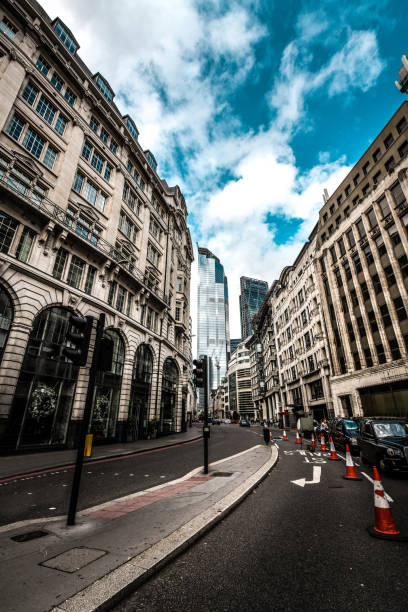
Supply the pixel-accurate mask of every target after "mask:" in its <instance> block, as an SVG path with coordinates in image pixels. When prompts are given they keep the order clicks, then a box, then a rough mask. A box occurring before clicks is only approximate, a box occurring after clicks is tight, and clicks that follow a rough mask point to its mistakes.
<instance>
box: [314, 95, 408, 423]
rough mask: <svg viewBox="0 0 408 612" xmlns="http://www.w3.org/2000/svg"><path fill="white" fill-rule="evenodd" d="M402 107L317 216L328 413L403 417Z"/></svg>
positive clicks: (407, 191)
mask: <svg viewBox="0 0 408 612" xmlns="http://www.w3.org/2000/svg"><path fill="white" fill-rule="evenodd" d="M407 127H408V103H407V102H404V103H403V104H402V105H401V107H400V108H399V109H398V110H397V112H396V113H395V114H394V116H393V117H392V118H391V120H390V121H389V122H388V123H387V125H386V126H385V127H384V129H383V130H382V131H381V132H380V134H379V135H378V136H377V137H376V138H375V139H374V140H373V142H372V144H371V145H370V147H369V148H368V149H367V150H366V152H365V153H364V154H363V156H362V157H361V159H360V160H359V161H358V162H357V164H355V166H354V167H353V169H352V170H351V171H350V173H349V174H348V175H347V177H346V178H345V179H344V181H342V183H341V184H340V185H339V186H338V188H337V189H336V190H335V192H334V193H333V194H332V195H331V197H330V198H329V199H328V200H327V202H326V203H325V205H324V206H323V208H322V209H321V211H320V214H319V223H318V230H317V252H316V258H317V264H316V265H317V269H318V274H317V277H318V281H319V289H320V296H321V300H322V308H323V313H324V316H325V320H326V323H327V331H328V340H329V346H330V347H332V350H331V358H332V365H333V376H332V378H331V387H332V394H333V401H334V410H335V412H336V414H338V415H342V416H352V415H353V416H358V415H361V414H363V413H365V414H370V415H375V414H394V415H397V414H404V415H407V414H408V314H407V308H408V259H407V256H408V203H407V200H408V173H407V168H408V158H407V154H408V130H407Z"/></svg>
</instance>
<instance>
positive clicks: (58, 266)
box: [52, 247, 68, 280]
mask: <svg viewBox="0 0 408 612" xmlns="http://www.w3.org/2000/svg"><path fill="white" fill-rule="evenodd" d="M67 257H68V251H66V250H65V249H63V248H61V247H60V248H59V249H58V252H57V256H56V257H55V262H54V268H53V271H52V275H53V277H54V278H57V279H58V280H61V278H62V275H63V273H64V268H65V264H66V262H67Z"/></svg>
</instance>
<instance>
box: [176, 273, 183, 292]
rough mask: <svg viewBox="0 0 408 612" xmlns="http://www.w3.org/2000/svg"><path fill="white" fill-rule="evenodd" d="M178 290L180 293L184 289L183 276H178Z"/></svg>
mask: <svg viewBox="0 0 408 612" xmlns="http://www.w3.org/2000/svg"><path fill="white" fill-rule="evenodd" d="M177 291H178V292H179V293H180V292H181V291H183V279H182V278H181V276H178V277H177Z"/></svg>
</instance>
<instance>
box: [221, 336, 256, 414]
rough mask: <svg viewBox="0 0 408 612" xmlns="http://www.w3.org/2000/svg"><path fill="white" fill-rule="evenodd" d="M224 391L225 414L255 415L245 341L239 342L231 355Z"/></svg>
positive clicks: (248, 358) (248, 357)
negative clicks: (226, 404)
mask: <svg viewBox="0 0 408 612" xmlns="http://www.w3.org/2000/svg"><path fill="white" fill-rule="evenodd" d="M225 387H226V390H225V393H226V395H227V396H228V410H226V414H228V415H229V417H230V418H234V414H235V416H236V413H238V414H239V415H240V416H241V417H245V418H249V419H253V418H254V417H255V412H254V402H253V401H252V392H251V369H250V356H249V351H248V349H247V348H246V346H245V342H241V343H240V344H239V346H238V347H237V350H236V351H235V352H234V354H233V355H232V357H231V360H230V362H229V364H228V370H227V375H226V378H225Z"/></svg>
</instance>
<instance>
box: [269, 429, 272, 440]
mask: <svg viewBox="0 0 408 612" xmlns="http://www.w3.org/2000/svg"><path fill="white" fill-rule="evenodd" d="M269 441H270V442H273V433H272V432H271V431H269Z"/></svg>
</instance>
